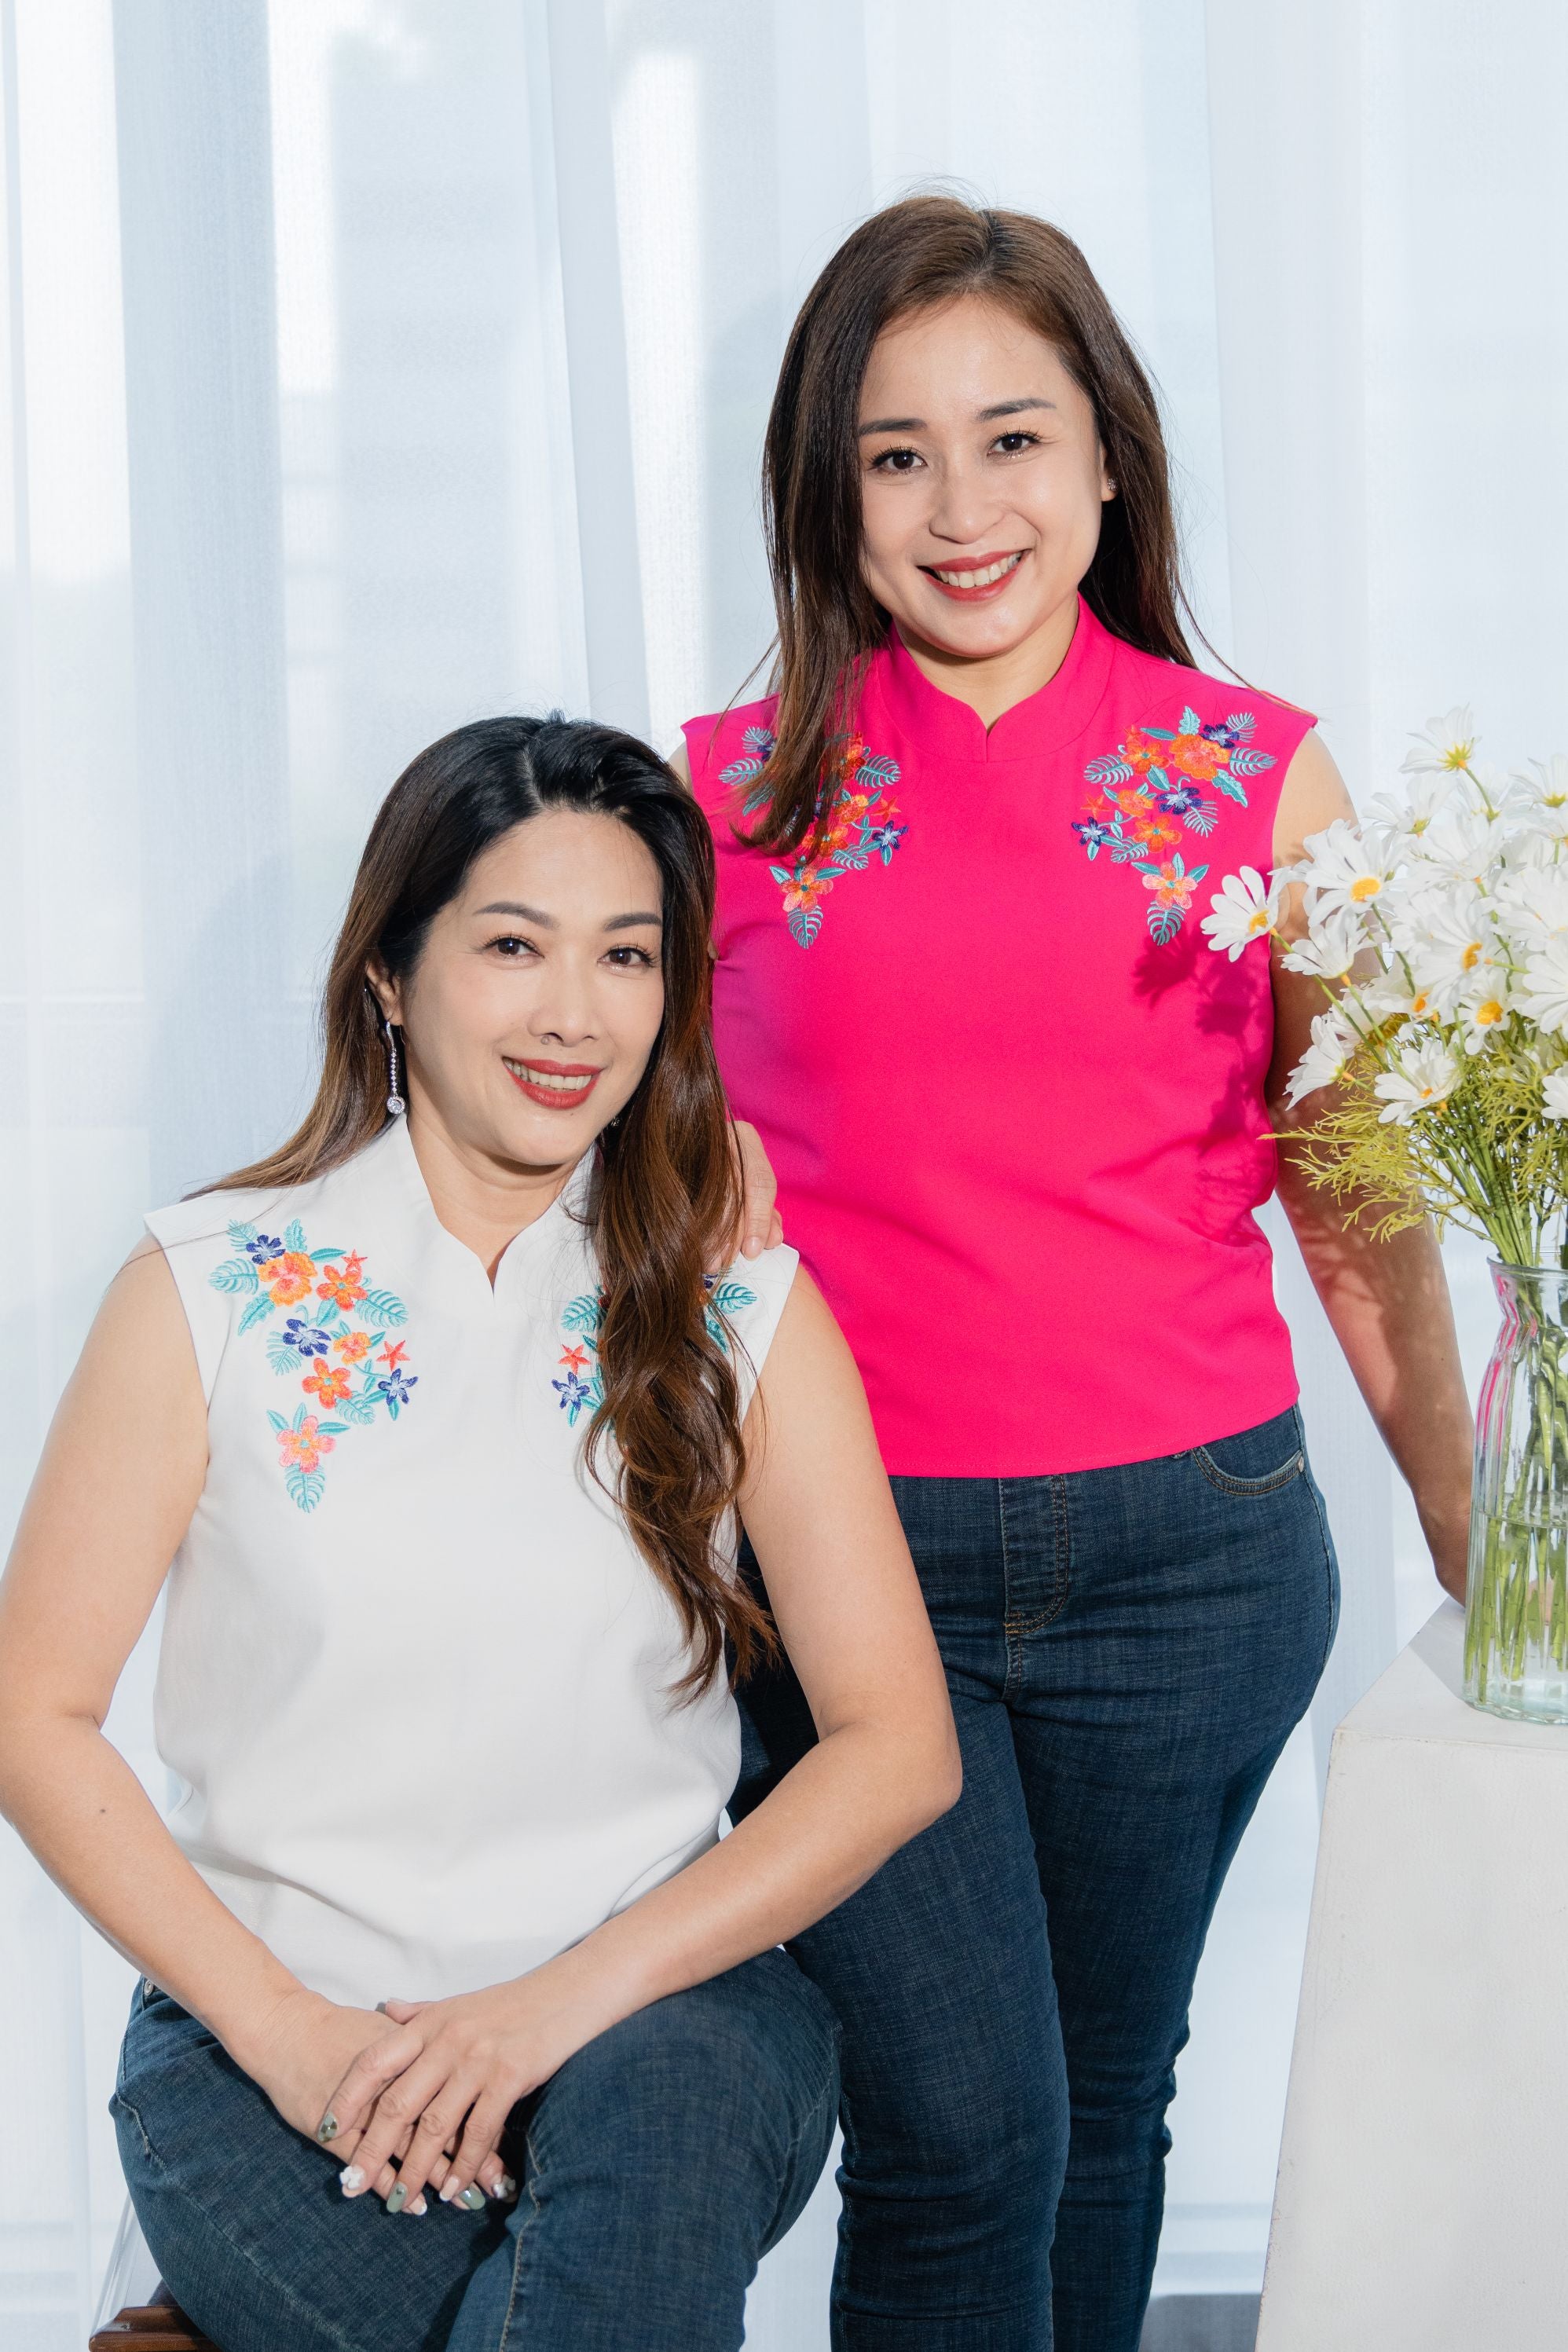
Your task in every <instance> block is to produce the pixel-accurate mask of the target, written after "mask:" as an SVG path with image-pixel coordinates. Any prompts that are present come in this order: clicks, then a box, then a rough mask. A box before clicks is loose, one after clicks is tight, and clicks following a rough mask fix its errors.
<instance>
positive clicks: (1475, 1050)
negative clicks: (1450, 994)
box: [1458, 964, 1510, 1054]
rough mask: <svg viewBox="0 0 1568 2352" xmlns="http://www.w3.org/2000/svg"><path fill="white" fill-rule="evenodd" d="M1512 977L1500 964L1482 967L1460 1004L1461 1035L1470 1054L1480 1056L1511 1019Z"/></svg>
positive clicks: (1460, 998)
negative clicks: (1510, 996) (1510, 993)
mask: <svg viewBox="0 0 1568 2352" xmlns="http://www.w3.org/2000/svg"><path fill="white" fill-rule="evenodd" d="M1509 1011H1510V1001H1509V978H1508V974H1507V972H1506V971H1504V970H1503V968H1502V966H1501V965H1500V964H1482V965H1481V966H1480V967H1479V971H1477V973H1476V974H1475V976H1474V978H1473V979H1472V980H1471V981H1470V982H1468V984H1467V986H1466V987H1465V989H1464V991H1463V992H1462V993H1461V995H1460V997H1459V1002H1458V1014H1459V1022H1460V1032H1461V1034H1462V1036H1463V1038H1464V1045H1465V1051H1466V1053H1467V1054H1479V1053H1480V1052H1481V1051H1482V1050H1483V1049H1484V1048H1485V1047H1486V1046H1488V1045H1490V1044H1491V1041H1492V1039H1493V1038H1494V1037H1495V1036H1496V1035H1497V1034H1498V1033H1499V1032H1500V1029H1501V1027H1502V1025H1503V1023H1504V1022H1505V1021H1506V1020H1507V1019H1508V1016H1509Z"/></svg>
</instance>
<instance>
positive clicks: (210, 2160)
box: [111, 1951, 838, 2352]
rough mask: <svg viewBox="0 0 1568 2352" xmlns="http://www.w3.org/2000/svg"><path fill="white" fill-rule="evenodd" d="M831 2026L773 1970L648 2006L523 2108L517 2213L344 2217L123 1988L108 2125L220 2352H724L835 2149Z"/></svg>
mask: <svg viewBox="0 0 1568 2352" xmlns="http://www.w3.org/2000/svg"><path fill="white" fill-rule="evenodd" d="M837 2034H838V2030H837V2024H836V2022H835V2021H834V2018H833V2014H832V2011H830V2009H829V2008H828V2005H827V2003H826V2001H825V2000H823V1998H822V1996H821V1994H820V1993H819V1992H817V1991H816V1989H815V1987H814V1986H812V1985H811V1984H809V1983H808V1982H807V1981H806V1980H805V1978H804V1977H803V1976H802V1975H801V1973H800V1971H799V1970H798V1969H796V1968H795V1964H794V1962H793V1961H791V1960H789V1959H787V1958H785V1957H784V1953H783V1952H776V1951H775V1952H764V1953H763V1955H762V1956H761V1957H760V1958H757V1959H754V1960H748V1961H746V1962H745V1964H744V1965H743V1966H742V1967H741V1968H738V1969H731V1970H730V1971H729V1973H728V1974H727V1975H725V1976H721V1977H715V1978H713V1979H711V1980H710V1982H709V1983H707V1984H704V1985H698V1986H696V1987H694V1988H693V1989H692V1990H690V1991H689V1992H681V1993H675V1994H672V1995H671V1996H670V1998H669V1999H668V2000H659V2001H655V2002H654V2003H653V2004H652V2005H651V2006H650V2007H649V2008H647V2009H643V2010H639V2011H637V2014H636V2016H634V2017H629V2018H627V2019H626V2020H625V2021H623V2022H622V2023H621V2024H619V2025H616V2026H612V2027H611V2029H610V2031H609V2032H607V2033H602V2034H601V2035H600V2036H599V2038H598V2040H597V2041H595V2042H589V2043H588V2044H587V2046H586V2048H584V2049H583V2050H580V2051H578V2053H576V2055H575V2057H573V2058H570V2059H568V2060H567V2062H566V2063H565V2065H564V2066H563V2067H562V2069H561V2071H560V2073H559V2074H554V2075H552V2077H551V2079H550V2081H549V2082H548V2083H547V2084H545V2085H544V2088H543V2089H542V2091H540V2092H537V2093H535V2094H534V2095H533V2096H532V2097H531V2098H530V2099H528V2100H525V2101H524V2102H523V2103H522V2105H521V2106H519V2107H517V2108H515V2109H514V2110H513V2113H512V2116H511V2119H510V2126H509V2131H508V2138H507V2141H506V2142H505V2144H504V2152H505V2155H506V2158H507V2161H508V2165H509V2168H510V2171H511V2173H512V2175H513V2177H514V2179H517V2180H518V2181H519V2183H520V2184H521V2187H520V2191H519V2195H518V2200H517V2203H516V2205H515V2206H513V2207H511V2208H510V2209H507V2208H504V2207H500V2206H492V2207H491V2208H489V2210H486V2211H484V2212H482V2213H468V2212H465V2211H463V2210H461V2209H460V2208H458V2207H457V2206H450V2205H443V2204H442V2203H441V2202H440V2201H439V2200H438V2199H437V2198H435V2197H434V2196H432V2198H431V2200H430V2209H429V2210H428V2212H427V2213H426V2214H424V2215H422V2216H419V2215H411V2214H408V2213H402V2214H398V2215H392V2214H389V2213H388V2212H387V2210H386V2209H385V2207H384V2205H383V2204H382V2202H381V2200H379V2199H378V2198H375V2197H369V2196H367V2197H360V2198H355V2199H354V2200H353V2201H352V2202H350V2201H348V2200H345V2199H344V2197H343V2196H342V2192H341V2190H340V2189H339V2187H338V2179H337V2174H338V2164H337V2160H336V2159H334V2158H331V2156H329V2155H328V2154H327V2153H326V2151H325V2150H323V2149H321V2148H319V2147H316V2146H315V2144H314V2142H313V2141H310V2140H307V2139H302V2138H301V2137H300V2135H299V2134H298V2133H297V2132H294V2131H291V2130H290V2129H289V2126H288V2125H287V2124H285V2123H284V2122H283V2121H282V2119H281V2118H280V2117H279V2115H278V2114H277V2113H276V2111H275V2109H274V2108H273V2106H272V2105H271V2104H270V2102H269V2101H268V2098H267V2097H266V2095H264V2093H262V2092H261V2091H260V2090H258V2087H257V2085H256V2084H254V2083H253V2082H252V2081H251V2080H250V2078H249V2077H248V2075H247V2074H242V2073H241V2071H240V2069H239V2068H238V2067H237V2065H236V2064H235V2063H234V2062H233V2060H232V2059H231V2058H229V2057H228V2056H227V2055H226V2053H225V2052H224V2051H223V2050H222V2049H221V2048H220V2046H219V2045H218V2043H217V2042H215V2040H214V2039H213V2037H212V2035H211V2034H210V2033H209V2032H207V2031H206V2029H205V2027H204V2026H202V2025H199V2024H198V2023H197V2021H196V2020H195V2018H194V2017H192V2016H191V2015H190V2014H189V2013H188V2011H185V2010H183V2009H181V2008H180V2007H179V2006H178V2004H177V2003H176V2002H174V2001H173V2000H170V1999H169V1998H168V1997H167V1995H166V1994H163V1993H155V1994H153V1995H152V1996H151V1997H149V1996H148V1995H147V1993H146V1989H145V1987H142V1988H140V1989H139V1990H138V1991H137V1994H136V1997H135V1999H134V2000H133V2001H132V2008H131V2022H130V2025H129V2026H128V2028H127V2030H126V2034H125V2043H124V2049H123V2052H122V2054H121V2069H120V2082H119V2087H118V2089H117V2091H116V2093H115V2095H114V2098H113V2100H112V2102H111V2111H112V2113H113V2116H114V2119H115V2125H116V2127H117V2129H118V2132H119V2137H120V2154H121V2162H122V2164H123V2165H124V2168H125V2177H126V2179H127V2180H128V2181H129V2182H130V2184H131V2195H132V2200H133V2202H134V2204H135V2207H136V2214H137V2219H138V2220H139V2221H140V2222H141V2224H142V2233H143V2235H144V2236H145V2238H146V2240H147V2243H148V2245H149V2247H150V2248H151V2250H152V2252H153V2259H154V2260H155V2261H156V2263H158V2266H159V2268H160V2270H161V2271H162V2273H163V2277H164V2278H165V2279H166V2280H167V2282H168V2284H169V2285H170V2287H171V2288H172V2289H173V2291H174V2295H175V2297H176V2299H177V2300H178V2302H179V2303H180V2305H182V2307H183V2308H184V2310H185V2311H187V2312H188V2313H189V2314H190V2315H191V2317H192V2318H193V2319H194V2320H195V2321H196V2322H197V2324H198V2325H199V2326H201V2327H203V2328H204V2329H205V2331H206V2332H207V2333H208V2334H209V2335H210V2336H212V2337H213V2339H214V2341H215V2342H216V2343H217V2344H220V2345H221V2346H222V2347H223V2352H437V2348H438V2347H447V2352H508V2348H509V2347H517V2352H524V2347H526V2352H733V2347H736V2346H738V2345H739V2344H740V2343H741V2340H742V2312H743V2307H744V2304H745V2295H746V2288H747V2286H748V2284H750V2281H751V2278H752V2273H753V2271H754V2270H755V2269H756V2266H757V2261H758V2258H759V2256H760V2255H762V2254H763V2253H765V2252H767V2250H768V2248H769V2247H770V2246H771V2245H773V2243H774V2242H775V2241H776V2240H777V2239H779V2238H781V2237H783V2235H784V2231H786V2230H787V2229H788V2228H789V2227H790V2224H791V2223H792V2222H793V2221H795V2219H796V2217H797V2216H798V2214H799V2212H800V2210H801V2208H802V2207H803V2206H804V2205H805V2201H806V2200H807V2198H808V2197H809V2196H810V2194H811V2191H812V2189H813V2188H814V2187H815V2185H816V2179H817V2178H818V2175H819V2174H820V2173H821V2170H822V2167H823V2164H824V2162H825V2161H826V2156H827V2150H828V2147H829V2144H830V2142H831V2140H832V2137H833V2124H834V2116H835V2110H836V2108H837V2103H838V2076H837V2050H836V2045H837Z"/></svg>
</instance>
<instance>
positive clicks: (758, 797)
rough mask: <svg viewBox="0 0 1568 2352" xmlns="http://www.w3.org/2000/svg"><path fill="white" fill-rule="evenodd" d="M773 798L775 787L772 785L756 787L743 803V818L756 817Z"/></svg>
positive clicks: (757, 785) (758, 785)
mask: <svg viewBox="0 0 1568 2352" xmlns="http://www.w3.org/2000/svg"><path fill="white" fill-rule="evenodd" d="M772 798H773V786H772V785H771V784H756V785H754V786H753V787H752V790H751V791H750V792H749V793H747V794H746V797H745V799H744V800H743V801H742V803H741V814H742V816H755V815H756V814H757V811H758V810H759V809H760V808H765V807H766V806H767V804H768V803H769V801H770V800H772Z"/></svg>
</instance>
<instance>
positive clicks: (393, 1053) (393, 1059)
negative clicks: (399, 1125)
mask: <svg viewBox="0 0 1568 2352" xmlns="http://www.w3.org/2000/svg"><path fill="white" fill-rule="evenodd" d="M382 1027H383V1028H384V1030H385V1032H386V1108H387V1109H388V1111H389V1112H390V1114H391V1115H392V1117H393V1118H402V1116H403V1114H404V1112H405V1110H406V1109H407V1108H408V1105H407V1104H406V1103H405V1101H404V1099H403V1089H402V1087H400V1086H399V1084H398V1076H399V1069H398V1054H397V1033H396V1031H395V1029H394V1028H393V1025H392V1024H391V1022H390V1021H384V1022H383V1023H382Z"/></svg>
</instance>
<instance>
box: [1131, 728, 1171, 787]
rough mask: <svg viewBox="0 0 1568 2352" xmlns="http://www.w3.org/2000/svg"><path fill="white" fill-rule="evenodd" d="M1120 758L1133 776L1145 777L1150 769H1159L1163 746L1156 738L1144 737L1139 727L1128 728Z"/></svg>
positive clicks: (1162, 758) (1163, 752) (1153, 736)
mask: <svg viewBox="0 0 1568 2352" xmlns="http://www.w3.org/2000/svg"><path fill="white" fill-rule="evenodd" d="M1121 756H1122V758H1123V759H1124V760H1125V761H1126V762H1127V764H1128V766H1129V767H1130V768H1131V770H1132V771H1133V772H1134V774H1135V775H1140V776H1146V775H1147V774H1148V772H1149V771H1150V769H1151V768H1157V767H1159V766H1160V765H1161V763H1162V762H1163V760H1164V758H1165V746H1164V745H1163V743H1162V742H1161V741H1160V740H1159V738H1158V736H1155V735H1145V734H1144V732H1143V730H1142V728H1141V727H1130V728H1129V729H1128V730H1127V740H1126V742H1125V743H1124V744H1123V745H1122V747H1121Z"/></svg>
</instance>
